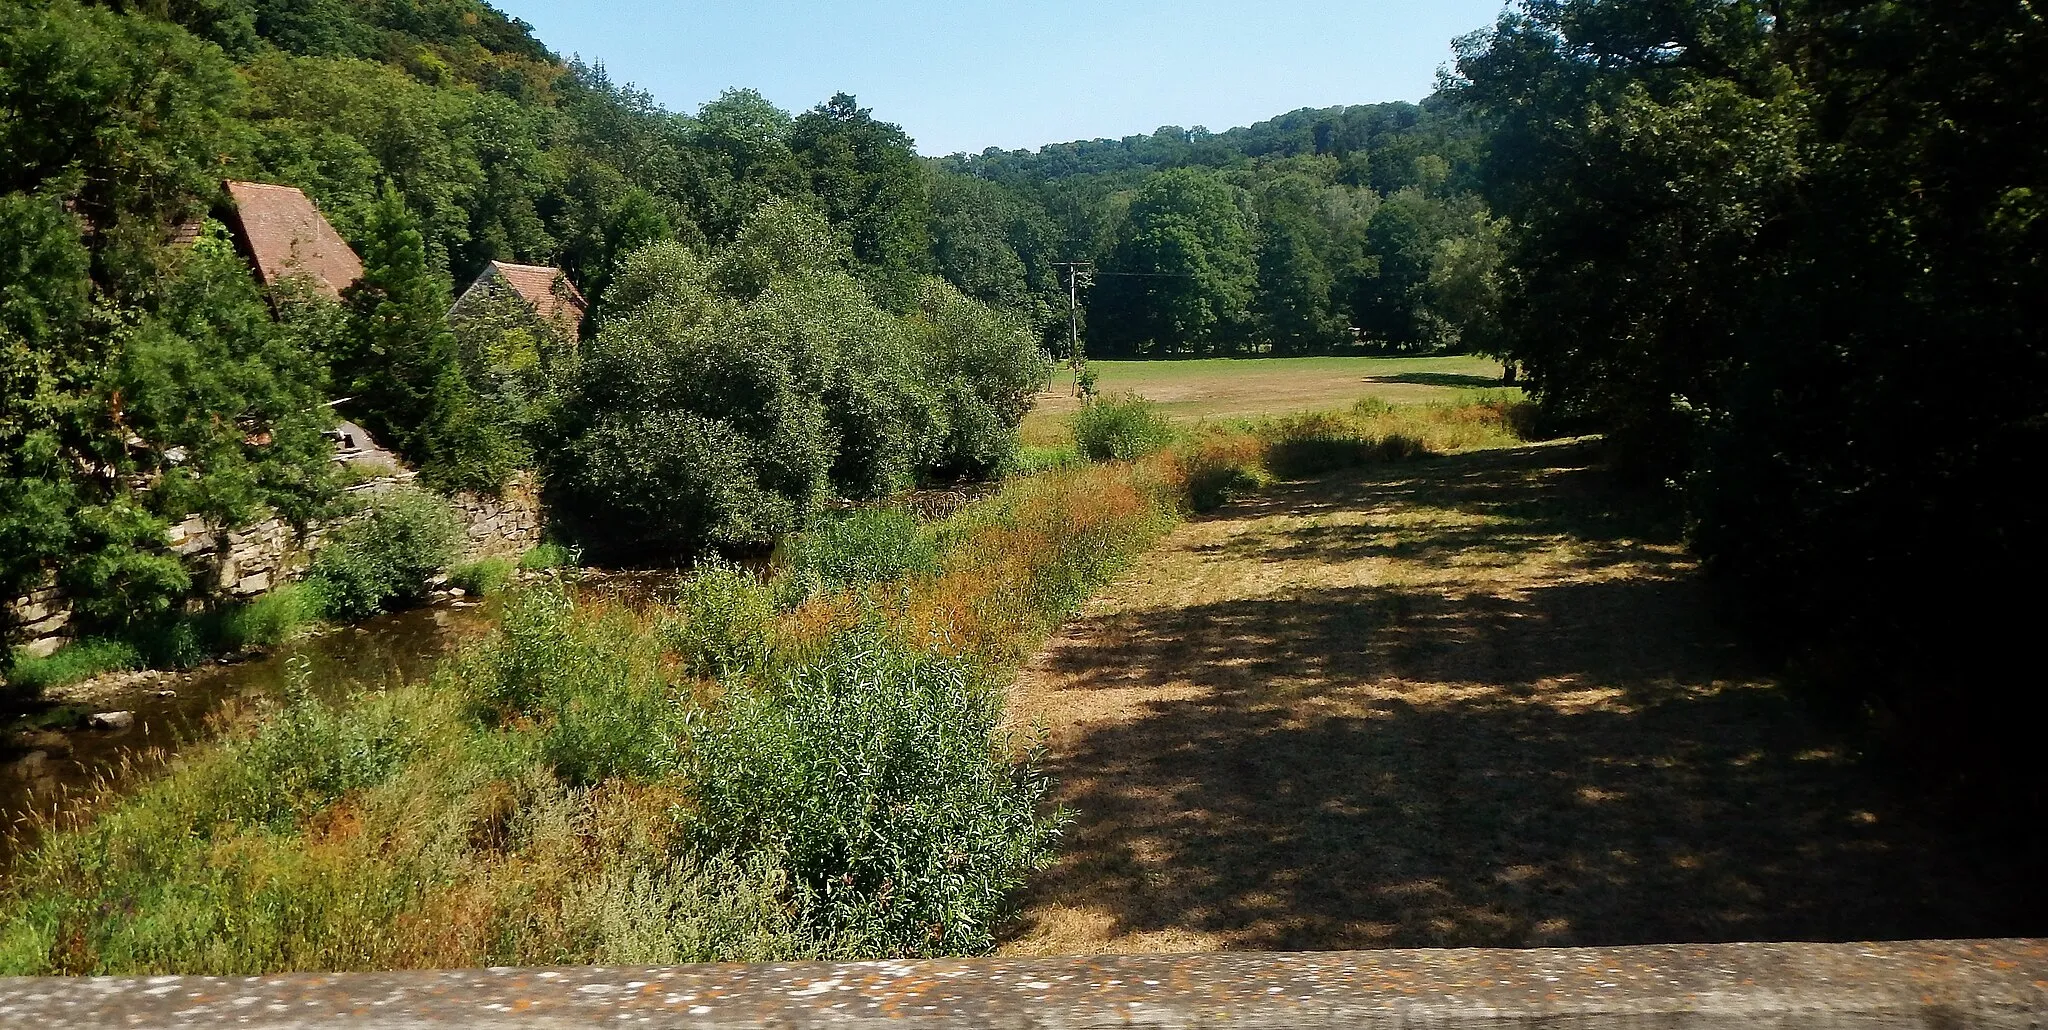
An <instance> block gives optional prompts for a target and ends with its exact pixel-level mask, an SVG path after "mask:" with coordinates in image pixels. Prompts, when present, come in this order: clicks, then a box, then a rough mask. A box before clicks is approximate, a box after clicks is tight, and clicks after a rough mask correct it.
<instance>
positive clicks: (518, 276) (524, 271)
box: [485, 261, 590, 339]
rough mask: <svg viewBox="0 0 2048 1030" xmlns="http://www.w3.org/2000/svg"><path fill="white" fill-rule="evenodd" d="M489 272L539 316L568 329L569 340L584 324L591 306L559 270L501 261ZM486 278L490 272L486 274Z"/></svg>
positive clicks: (546, 266) (493, 264)
mask: <svg viewBox="0 0 2048 1030" xmlns="http://www.w3.org/2000/svg"><path fill="white" fill-rule="evenodd" d="M491 271H492V272H496V273H497V274H498V277H499V278H500V279H503V280H505V284H506V285H507V286H510V287H512V292H514V293H517V294H518V295H519V296H520V297H521V298H523V299H525V301H526V302H527V303H528V304H531V305H533V310H534V311H535V312H536V313H538V314H539V315H540V317H542V318H545V319H547V320H548V321H550V322H553V323H555V324H556V325H559V326H562V327H563V328H565V329H567V330H568V332H569V336H570V338H571V339H574V338H575V337H576V335H577V327H578V326H580V325H582V324H583V313H584V312H585V311H587V310H589V308H590V305H589V304H587V303H585V302H584V300H583V294H581V293H579V292H577V290H576V284H575V283H572V282H570V281H569V277H568V276H567V275H565V274H563V272H562V270H561V269H559V268H554V267H551V266H548V265H514V264H510V263H508V262H504V261H493V262H491ZM485 274H486V275H487V276H488V275H489V274H490V273H488V272H487V273H485Z"/></svg>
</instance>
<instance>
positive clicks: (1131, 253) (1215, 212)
mask: <svg viewBox="0 0 2048 1030" xmlns="http://www.w3.org/2000/svg"><path fill="white" fill-rule="evenodd" d="M1246 208H1247V202H1246V198H1244V197H1243V195H1242V192H1241V191H1239V190H1237V189H1235V188H1233V187H1231V186H1230V185H1228V184H1226V183H1224V182H1223V181H1222V180H1220V179H1218V178H1216V176H1215V175H1213V174H1211V173H1207V172H1202V171H1197V170H1194V169H1176V170H1174V171H1170V172H1165V173H1162V174H1160V175H1159V176H1157V177H1156V178H1154V179H1152V180H1151V181H1149V182H1147V183H1146V184H1145V186H1144V188H1142V189H1140V190H1139V191H1138V192H1137V195H1136V196H1134V197H1133V198H1132V199H1131V207H1130V211H1129V213H1128V214H1127V215H1126V216H1125V218H1124V220H1123V223H1122V224H1121V225H1120V226H1119V227H1118V230H1117V234H1116V245H1115V248H1114V249H1113V250H1112V251H1111V252H1110V256H1109V260H1108V261H1107V262H1105V263H1104V266H1103V269H1104V271H1105V272H1106V273H1108V274H1107V276H1106V277H1105V278H1104V280H1103V282H1102V284H1101V285H1100V286H1098V287H1097V288H1096V300H1095V303H1094V304H1093V305H1091V308H1092V310H1093V311H1094V312H1095V314H1096V322H1095V324H1096V326H1097V336H1098V337H1099V338H1101V340H1102V342H1103V343H1104V344H1106V345H1107V349H1108V350H1109V351H1111V352H1114V353H1118V354H1172V353H1196V354H1211V353H1220V352H1223V351H1227V350H1234V349H1240V348H1242V347H1244V345H1245V344H1246V343H1247V342H1248V341H1247V339H1246V333H1247V329H1248V328H1249V326H1248V322H1249V318H1248V316H1249V314H1250V310H1249V309H1250V305H1251V301H1252V296H1253V290H1254V288H1255V286H1256V284H1257V274H1258V269H1257V264H1256V261H1255V259H1254V254H1253V246H1252V233H1251V225H1250V218H1249V215H1248V211H1247V210H1246Z"/></svg>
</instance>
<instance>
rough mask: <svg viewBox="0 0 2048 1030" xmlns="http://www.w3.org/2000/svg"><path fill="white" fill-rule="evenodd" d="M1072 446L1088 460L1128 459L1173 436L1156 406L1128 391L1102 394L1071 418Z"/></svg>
mask: <svg viewBox="0 0 2048 1030" xmlns="http://www.w3.org/2000/svg"><path fill="white" fill-rule="evenodd" d="M1073 428H1074V446H1075V447H1077V448H1079V449H1080V451H1081V453H1082V455H1084V456H1086V457H1087V458H1088V459H1089V460H1090V461H1132V460H1135V459H1137V458H1142V457H1144V456H1145V455H1147V454H1151V453H1152V452H1154V451H1157V450H1159V449H1160V448H1163V447H1165V446H1166V445H1167V444H1168V443H1170V442H1172V440H1173V423H1171V422H1169V421H1167V418H1166V416H1165V415H1164V414H1163V413H1161V412H1160V410H1159V406H1158V405H1156V404H1153V403H1152V402H1151V401H1148V400H1145V399H1144V398H1141V397H1136V396H1132V395H1128V394H1126V395H1121V396H1109V397H1104V398H1102V399H1100V400H1098V401H1096V402H1095V403H1093V404H1090V405H1088V406H1087V407H1085V408H1082V409H1081V410H1080V411H1079V412H1078V413H1076V414H1075V415H1074V418H1073Z"/></svg>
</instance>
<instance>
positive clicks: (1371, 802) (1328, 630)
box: [1027, 448, 2044, 950]
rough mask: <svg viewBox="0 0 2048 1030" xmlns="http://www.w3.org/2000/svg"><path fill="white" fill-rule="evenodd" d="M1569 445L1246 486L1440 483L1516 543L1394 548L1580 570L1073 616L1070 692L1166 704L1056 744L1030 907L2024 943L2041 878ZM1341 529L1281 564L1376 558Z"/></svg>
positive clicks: (1333, 924)
mask: <svg viewBox="0 0 2048 1030" xmlns="http://www.w3.org/2000/svg"><path fill="white" fill-rule="evenodd" d="M1581 456H1583V455H1580V454H1577V453H1575V452H1574V451H1572V450H1571V449H1570V448H1550V449H1547V450H1531V451H1525V452H1513V453H1508V454H1495V455H1491V456H1486V457H1484V458H1474V459H1473V460H1470V461H1445V462H1437V463H1432V464H1430V465H1429V466H1426V467H1423V466H1417V467H1409V468H1404V469H1399V470H1384V469H1383V470H1376V471H1372V472H1368V473H1363V474H1361V475H1359V476H1356V477H1353V478H1352V479H1351V480H1347V481H1345V482H1343V483H1339V484H1334V485H1333V484H1322V485H1315V484H1305V485H1301V486H1300V487H1299V488H1298V489H1292V490H1291V493H1290V490H1283V491H1280V492H1279V493H1277V494H1275V495H1272V496H1269V497H1267V498H1263V499H1261V500H1260V501H1259V502H1258V504H1259V505H1260V506H1267V507H1272V508H1274V510H1283V509H1284V510H1287V511H1289V512H1291V513H1296V514H1299V513H1300V512H1301V511H1303V510H1304V509H1306V510H1315V509H1316V507H1317V506H1319V505H1323V506H1327V507H1329V508H1331V509H1333V510H1334V509H1356V508H1358V507H1359V506H1361V505H1364V506H1366V507H1368V508H1371V509H1374V510H1376V509H1377V507H1378V506H1384V505H1389V504H1392V505H1396V506H1398V505H1400V504H1403V503H1424V502H1423V501H1421V500H1417V498H1424V497H1426V498H1427V503H1429V504H1432V505H1438V506H1444V507H1450V508H1454V509H1458V510H1463V511H1469V512H1472V513H1475V514H1483V515H1488V516H1497V517H1500V518H1501V519H1502V521H1501V522H1500V523H1499V524H1498V525H1497V526H1496V527H1495V528H1496V529H1500V528H1503V527H1505V529H1506V530H1508V532H1507V534H1506V535H1507V536H1509V537H1511V538H1512V537H1516V536H1520V537H1523V538H1526V539H1525V541H1524V542H1523V543H1519V544H1518V543H1516V542H1514V540H1512V539H1510V540H1509V541H1508V542H1507V543H1503V542H1502V541H1501V540H1500V539H1499V538H1498V537H1486V536H1484V534H1483V533H1482V534H1481V535H1480V536H1479V537H1475V538H1473V539H1459V538H1457V536H1456V534H1454V535H1453V537H1452V538H1449V539H1443V540H1430V539H1420V540H1415V541H1403V542H1401V543H1400V544H1399V545H1398V546H1399V547H1403V548H1407V550H1405V551H1403V552H1401V553H1402V555H1403V556H1405V557H1409V558H1411V559H1415V560H1419V561H1451V560H1454V559H1461V556H1463V555H1464V554H1466V553H1467V552H1469V551H1470V550H1472V549H1474V548H1482V547H1491V548H1500V547H1507V548H1510V549H1512V548H1515V547H1527V548H1532V549H1533V548H1536V547H1539V546H1553V545H1554V544H1555V541H1556V539H1557V537H1558V536H1560V535H1562V536H1564V537H1566V538H1567V539H1568V541H1569V543H1570V544H1571V545H1572V546H1571V547H1570V548H1569V550H1568V553H1569V554H1571V555H1573V556H1574V557H1573V558H1572V560H1571V561H1569V562H1566V563H1564V566H1565V567H1567V571H1572V570H1574V569H1575V570H1576V571H1577V572H1579V573H1585V574H1583V575H1574V576H1562V577H1553V578H1551V579H1548V580H1540V581H1536V582H1531V583H1528V584H1524V585H1522V586H1520V587H1518V588H1517V589H1513V590H1504V591H1502V592H1500V593H1499V594H1498V595H1491V594H1487V595H1474V594H1470V593H1467V594H1462V595H1461V594H1458V593H1456V592H1447V591H1445V590H1443V589H1441V587H1440V585H1439V586H1432V587H1408V586H1401V585H1366V586H1354V587H1321V588H1314V589H1295V590H1289V591H1285V592H1283V593H1282V594H1280V595H1276V596H1261V597H1247V598H1241V599H1233V600H1227V601H1222V602H1218V603H1214V604H1205V605H1196V606H1192V607H1183V608H1143V609H1137V610H1125V611H1121V612H1112V613H1109V614H1106V615H1102V616H1098V617H1096V618H1094V619H1092V620H1089V623H1088V624H1087V625H1084V626H1083V627H1081V628H1080V629H1079V631H1078V632H1077V633H1071V634H1069V637H1070V643H1069V644H1067V645H1066V646H1063V647H1061V648H1059V649H1057V650H1055V651H1054V652H1052V653H1051V654H1049V655H1048V656H1047V657H1046V658H1044V659H1043V660H1042V662H1043V664H1044V666H1045V669H1046V671H1048V672H1049V673H1051V674H1052V675H1053V676H1054V677H1055V678H1057V679H1058V680H1059V681H1060V682H1062V683H1063V684H1064V686H1063V688H1062V689H1064V690H1070V691H1071V690H1080V691H1088V690H1128V689H1130V688H1134V687H1137V688H1167V687H1171V688H1172V689H1170V690H1164V689H1162V690H1159V691H1158V693H1157V694H1156V695H1155V696H1152V697H1150V698H1148V699H1146V700H1144V701H1142V702H1140V703H1139V705H1138V707H1137V710H1136V712H1135V713H1133V714H1132V715H1131V716H1130V717H1127V718H1123V719H1120V720H1116V721H1112V722H1101V723H1092V724H1087V725H1084V726H1081V727H1077V728H1075V730H1074V731H1073V732H1072V733H1071V734H1070V735H1069V736H1068V737H1067V739H1056V740H1055V742H1054V746H1053V752H1054V758H1053V760H1052V761H1051V763H1050V768H1049V771H1050V772H1052V773H1053V774H1054V775H1055V776H1057V777H1058V778H1059V779H1060V780H1061V781H1062V783H1063V784H1064V787H1063V792H1064V795H1063V799H1062V800H1063V802H1064V803H1065V804H1066V805H1067V806H1068V807H1070V808H1071V809H1073V810H1074V811H1075V812H1076V813H1077V819H1076V822H1075V824H1074V826H1073V827H1072V829H1071V830H1070V832H1069V835H1068V843H1067V857H1066V858H1065V859H1064V860H1063V862H1062V864H1061V865H1060V866H1059V867H1058V868H1056V869H1055V870H1053V871H1052V872H1051V873H1049V874H1048V875H1047V876H1046V877H1045V878H1044V879H1043V880H1042V881H1041V882H1040V883H1039V884H1038V885H1037V886H1036V887H1035V888H1034V896H1035V897H1037V898H1040V899H1050V900H1057V901H1058V902H1060V903H1062V904H1068V905H1076V906H1081V907H1085V908H1089V909H1093V910H1096V911H1099V912H1106V913H1110V914H1111V915H1112V917H1113V919H1114V920H1115V922H1116V924H1117V925H1116V930H1115V932H1116V933H1118V934H1129V933H1149V932H1156V931H1169V930H1191V931H1196V932H1200V933H1207V934H1215V935H1218V936H1220V937H1221V938H1222V939H1223V941H1224V942H1225V943H1226V944H1227V945H1228V946H1230V947H1234V948H1247V949H1262V950H1264V949H1270V950H1296V949H1301V950H1322V949H1343V948H1376V947H1485V946H1496V947H1523V946H1544V945H1623V944H1636V943H1678V942H1709V941H1734V940H1837V941H1846V940H1870V939H1910V938H1927V937H1979V936H2012V935H2021V934H2024V933H2028V932H2040V931H2041V930H2042V929H2043V928H2044V924H2043V922H2042V920H2041V912H2042V909H2041V906H2040V904H2039V890H2038V887H2037V886H2036V885H2034V884H2031V883H2028V882H2026V881H2025V879H2024V878H2023V877H2020V876H2016V875H2015V874H2014V872H2013V871H2012V870H2009V869H2000V868H1997V867H1995V866H1994V865H1990V864H1982V865H1980V864H1979V863H1977V862H1976V861H1975V860H1974V859H1973V858H1972V857H1971V856H1970V855H1968V854H1967V853H1965V852H1964V851H1963V849H1961V848H1960V847H1958V846H1956V845H1955V844H1953V843H1952V842H1950V841H1949V840H1948V839H1946V838H1945V837H1944V836H1943V835H1941V834H1940V833H1938V832H1935V831H1933V830H1932V829H1931V828H1930V825H1929V821H1928V820H1927V819H1925V818H1923V817H1922V814H1921V813H1917V812H1916V811H1915V810H1914V809H1913V807H1912V806H1911V805H1910V804H1907V803H1905V802H1903V801H1902V800H1901V799H1899V798H1897V797H1895V796H1893V795H1892V794H1891V792H1890V791H1889V790H1888V788H1887V786H1886V784H1885V783H1884V782H1883V781H1882V780H1881V779H1879V778H1877V777H1875V776H1873V775H1872V774H1871V772H1870V771H1869V770H1868V769H1866V768H1864V767H1862V766H1861V765H1859V764H1858V763H1857V762H1856V760H1855V759H1854V757H1853V756H1852V755H1851V754H1850V753H1848V751H1847V750H1846V749H1845V748H1843V747H1842V746H1841V743H1840V741H1839V740H1838V739H1836V738H1835V737H1834V736H1833V735H1831V734H1830V733H1829V732H1827V731H1826V730H1824V729H1823V728H1821V727H1819V726H1817V725H1816V724H1815V723H1814V722H1813V721H1812V720H1811V719H1810V718H1809V717H1808V714H1807V713H1806V712H1805V711H1803V710H1802V709H1801V707H1800V706H1798V705H1796V704H1794V703H1792V702H1791V701H1790V700H1789V699H1788V698H1787V697H1786V695H1785V694H1784V693H1782V692H1781V691H1780V690H1778V689H1777V688H1776V687H1775V685H1774V684H1773V683H1772V682H1771V681H1770V680H1769V679H1768V678H1767V677H1765V676H1764V675H1762V673H1761V670H1760V669H1758V668H1757V667H1756V666H1755V664H1754V662H1753V661H1752V660H1751V659H1749V658H1748V657H1747V656H1746V655H1745V653H1744V652H1743V651H1742V650H1741V649H1740V648H1737V647H1734V646H1732V645H1731V644H1730V643H1729V641H1728V640H1727V638H1726V637H1725V636H1724V635H1723V634H1721V633H1719V632H1718V631H1717V630H1715V629H1714V627H1713V625H1712V620H1711V618H1710V617H1709V614H1708V610H1707V606H1706V604H1705V598H1704V595H1703V592H1702V591H1701V589H1700V586H1699V584H1698V583H1697V582H1696V581H1695V579H1694V578H1693V571H1692V568H1691V566H1690V565H1689V564H1684V563H1678V562H1676V561H1675V560H1674V559H1672V558H1671V556H1670V553H1669V551H1668V550H1666V551H1657V550H1655V549H1654V548H1652V547H1650V546H1649V545H1647V544H1645V543H1643V542H1642V540H1641V539H1639V537H1638V536H1637V534H1636V533H1635V532H1634V530H1637V529H1641V528H1642V527H1641V526H1631V525H1629V524H1628V521H1627V516H1625V515H1624V514H1620V513H1615V512H1612V511H1610V510H1609V508H1610V507H1611V506H1612V505H1611V502H1612V501H1613V500H1614V498H1613V497H1612V496H1611V495H1608V494H1606V493H1604V486H1603V484H1602V481H1601V480H1600V479H1599V476H1598V473H1597V470H1596V469H1594V468H1592V467H1591V466H1588V465H1583V464H1576V463H1575V462H1574V460H1573V459H1574V458H1576V457H1581ZM1516 483H1520V484H1521V485H1519V486H1517V485H1515V484H1516ZM1531 484H1534V485H1533V486H1532V485H1531ZM1403 491H1408V492H1409V497H1410V499H1409V500H1407V501H1403V500H1401V499H1400V498H1401V496H1402V492H1403ZM1532 494H1533V496H1532ZM1603 497H1606V498H1607V500H1605V501H1603V500H1602V498H1603ZM1248 514H1255V513H1252V512H1248V511H1247V510H1246V509H1237V510H1236V511H1235V516H1236V517H1238V518H1245V517H1246V516H1247V515H1248ZM1354 528H1355V527H1354ZM1369 528H1370V527H1367V529H1368V530H1369ZM1342 529H1343V527H1338V528H1337V529H1335V530H1331V531H1329V532H1318V533H1302V532H1299V531H1293V532H1292V535H1291V536H1290V535H1289V533H1288V532H1283V533H1282V534H1281V543H1280V550H1281V551H1282V553H1283V554H1284V555H1286V556H1289V557H1294V558H1317V559H1328V560H1342V559H1348V558H1352V557H1359V556H1371V555H1373V554H1376V553H1378V552H1377V551H1375V550H1374V549H1375V548H1382V547H1384V546H1385V545H1384V544H1381V543H1376V542H1372V541H1370V540H1369V541H1368V542H1366V543H1355V542H1353V543H1347V540H1346V534H1345V533H1344V532H1343V531H1342ZM1624 530H1626V531H1624ZM1458 532H1459V533H1462V532H1464V531H1463V530H1460V531H1458ZM1353 535H1355V536H1359V537H1371V536H1373V534H1371V533H1370V532H1369V531H1365V532H1357V533H1355V534H1353ZM1246 536H1251V534H1246ZM1271 540H1272V538H1271V537H1267V541H1268V542H1269V543H1270V542H1271ZM1545 541H1549V543H1548V544H1546V543H1545ZM1226 546H1236V544H1231V545H1226ZM1243 546H1246V547H1253V546H1255V545H1254V544H1253V543H1251V542H1245V543H1243ZM1656 556H1661V560H1657V561H1652V560H1650V558H1651V557H1656ZM1624 565H1626V566H1628V568H1627V569H1626V570H1625V574H1624V573H1622V572H1616V574H1614V575H1611V576H1605V577H1603V576H1602V575H1601V574H1600V573H1602V572H1603V570H1607V569H1614V570H1619V569H1621V567H1622V566H1624ZM1168 696H1170V697H1172V698H1173V699H1172V700H1166V699H1164V698H1165V697H1168ZM1027 929H1028V927H1027Z"/></svg>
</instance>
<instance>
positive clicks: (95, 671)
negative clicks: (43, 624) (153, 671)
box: [7, 638, 145, 697]
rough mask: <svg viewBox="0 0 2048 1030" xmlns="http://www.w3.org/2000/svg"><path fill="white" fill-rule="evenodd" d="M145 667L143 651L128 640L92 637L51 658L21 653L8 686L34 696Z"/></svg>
mask: <svg viewBox="0 0 2048 1030" xmlns="http://www.w3.org/2000/svg"><path fill="white" fill-rule="evenodd" d="M144 665H145V663H144V661H143V657H142V652H140V651H138V650H136V648H135V645H133V644H130V643H128V642H127V641H123V640H104V639H96V638H88V639H84V640H76V641H72V642H71V643H68V644H65V645H64V646H63V647H60V648H58V649H57V650H55V651H53V652H51V653H50V654H48V655H40V656H38V655H31V654H29V653H28V652H27V651H25V650H17V651H16V652H15V653H14V655H13V657H12V660H11V661H10V662H9V664H8V666H7V686H8V687H9V688H10V689H13V690H17V691H20V692H21V693H22V694H23V695H24V696H28V697H33V696H35V695H37V694H40V693H42V692H43V691H45V690H49V689H51V688H53V687H63V686H69V685H70V684H73V683H77V682H79V681H80V680H87V679H91V678H92V677H94V676H99V675H103V674H105V673H109V672H125V671H129V670H132V669H140V668H143V667H144Z"/></svg>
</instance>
